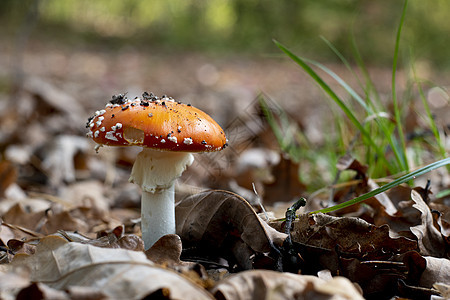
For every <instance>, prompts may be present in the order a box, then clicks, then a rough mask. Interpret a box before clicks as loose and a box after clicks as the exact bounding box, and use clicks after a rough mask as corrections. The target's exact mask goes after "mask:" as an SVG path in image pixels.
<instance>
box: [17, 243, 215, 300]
mask: <svg viewBox="0 0 450 300" xmlns="http://www.w3.org/2000/svg"><path fill="white" fill-rule="evenodd" d="M11 266H12V267H16V268H17V267H26V268H28V269H29V270H30V280H31V281H34V282H40V283H44V284H46V285H48V286H49V287H51V288H53V289H57V290H64V289H67V288H69V287H73V286H81V287H89V288H93V289H96V290H98V291H102V292H103V293H104V294H105V295H106V296H107V297H110V298H114V299H141V298H144V297H145V296H147V295H149V294H152V293H155V292H159V291H163V292H164V293H166V294H167V293H168V295H170V299H211V296H210V295H209V294H208V293H207V292H205V291H204V290H203V289H202V288H200V287H198V286H196V285H195V284H193V283H192V282H190V281H189V280H187V279H185V278H183V277H181V276H180V275H178V274H177V273H175V272H172V271H170V270H166V269H162V268H159V267H156V266H155V265H154V264H153V263H152V262H151V261H149V260H148V259H147V258H146V257H145V254H144V253H142V252H136V251H129V250H124V249H106V248H99V247H95V246H91V245H85V244H80V243H68V242H67V241H66V240H64V239H63V238H61V237H57V236H48V237H45V238H43V239H42V240H41V241H40V243H39V245H38V246H37V248H36V253H35V254H34V255H31V256H30V255H20V254H19V255H17V256H16V257H15V258H14V260H13V262H12V263H11Z"/></svg>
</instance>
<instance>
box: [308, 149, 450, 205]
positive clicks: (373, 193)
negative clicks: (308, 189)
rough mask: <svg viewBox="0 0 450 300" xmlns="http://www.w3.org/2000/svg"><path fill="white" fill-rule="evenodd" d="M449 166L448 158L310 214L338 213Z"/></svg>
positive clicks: (449, 159) (449, 158) (449, 160)
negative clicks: (340, 210) (337, 211)
mask: <svg viewBox="0 0 450 300" xmlns="http://www.w3.org/2000/svg"><path fill="white" fill-rule="evenodd" d="M448 164H450V157H447V158H445V159H442V160H439V161H436V162H434V163H431V164H429V165H428V166H426V167H423V168H420V169H418V170H416V171H414V172H411V173H409V174H406V175H404V176H402V177H400V178H398V179H396V180H394V181H392V182H390V183H387V184H385V185H383V186H382V187H379V188H377V189H375V190H373V191H371V192H369V193H366V194H364V195H361V196H359V197H356V198H354V199H352V200H349V201H346V202H343V203H340V204H338V205H334V206H331V207H327V208H324V209H320V210H316V211H313V212H310V213H309V214H317V213H328V212H332V211H336V210H339V209H342V208H345V207H348V206H351V205H354V204H357V203H360V202H363V201H365V200H367V199H369V198H371V197H373V196H376V195H378V194H380V193H383V192H385V191H387V190H389V189H391V188H393V187H396V186H398V185H400V184H402V183H405V182H408V181H410V180H413V179H415V178H416V177H418V176H420V175H423V174H425V173H428V172H430V171H432V170H434V169H437V168H440V167H443V166H445V165H448Z"/></svg>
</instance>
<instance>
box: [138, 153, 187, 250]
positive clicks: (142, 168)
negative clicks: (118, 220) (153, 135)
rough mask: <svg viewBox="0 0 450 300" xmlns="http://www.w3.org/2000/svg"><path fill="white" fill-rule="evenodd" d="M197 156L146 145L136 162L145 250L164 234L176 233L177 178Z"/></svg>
mask: <svg viewBox="0 0 450 300" xmlns="http://www.w3.org/2000/svg"><path fill="white" fill-rule="evenodd" d="M193 161H194V157H193V156H192V154H190V153H186V152H181V153H180V152H163V151H155V150H151V149H146V148H144V149H143V150H142V152H140V153H139V154H138V156H137V158H136V161H135V162H134V165H133V169H132V171H131V176H130V182H133V183H136V184H138V185H139V186H140V187H141V189H142V205H141V231H142V239H143V240H144V246H145V250H147V249H149V248H150V247H151V246H153V244H154V243H155V242H156V241H157V240H158V239H159V238H160V237H162V236H163V235H166V234H172V233H175V188H174V186H175V184H174V183H175V180H176V179H177V178H178V177H180V176H181V174H182V173H183V171H184V170H185V169H186V167H187V166H189V165H191V164H192V162H193Z"/></svg>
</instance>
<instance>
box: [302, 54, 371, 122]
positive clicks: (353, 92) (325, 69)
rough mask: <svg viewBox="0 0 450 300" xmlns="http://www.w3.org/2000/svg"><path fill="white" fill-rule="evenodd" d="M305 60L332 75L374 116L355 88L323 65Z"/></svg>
mask: <svg viewBox="0 0 450 300" xmlns="http://www.w3.org/2000/svg"><path fill="white" fill-rule="evenodd" d="M304 60H305V61H306V62H309V63H311V64H313V65H315V66H316V67H318V68H320V69H322V70H323V71H324V72H325V73H327V74H328V75H330V76H331V77H332V78H333V79H334V80H336V81H337V83H339V84H340V85H341V86H342V87H343V88H344V89H345V90H346V91H347V93H349V94H350V96H352V97H353V98H354V99H355V100H356V101H357V102H358V103H359V104H360V105H361V106H362V107H363V108H364V109H365V110H366V111H367V113H368V114H369V115H372V114H373V111H372V109H371V108H370V107H369V106H367V104H366V102H365V101H364V100H363V99H362V98H361V97H360V96H359V95H358V93H357V92H355V90H354V89H353V88H351V87H350V86H349V85H348V84H347V83H346V82H345V81H344V80H343V79H342V78H341V77H339V75H337V74H336V73H334V72H333V71H332V70H330V69H329V68H327V67H325V66H324V65H322V64H321V63H319V62H316V61H314V60H311V59H305V58H304Z"/></svg>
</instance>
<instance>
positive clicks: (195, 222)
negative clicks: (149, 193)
mask: <svg viewBox="0 0 450 300" xmlns="http://www.w3.org/2000/svg"><path fill="white" fill-rule="evenodd" d="M175 216H176V225H177V230H176V231H177V234H178V235H179V236H180V237H181V239H182V241H183V244H184V245H185V246H186V247H187V248H189V247H190V246H194V247H197V248H201V249H204V250H208V252H209V253H211V252H213V251H216V250H218V249H220V251H218V252H217V253H230V254H231V256H233V257H234V259H236V261H237V263H238V265H239V266H240V267H241V268H244V269H246V268H252V259H251V257H252V255H253V254H255V253H258V254H264V253H269V252H271V251H273V249H274V245H275V246H278V247H280V246H281V245H282V244H283V241H284V240H285V239H286V237H287V235H286V234H284V233H281V232H278V231H276V230H275V229H273V228H271V227H270V226H269V225H268V224H267V223H266V222H264V221H263V220H262V219H261V218H259V217H258V216H257V214H256V213H255V211H254V210H253V208H252V207H251V206H250V205H249V204H248V202H247V201H246V200H245V199H244V198H242V197H240V196H239V195H237V194H234V193H231V192H227V191H221V190H215V191H206V192H201V193H198V194H195V195H192V196H189V197H187V198H185V199H183V200H182V201H180V202H179V203H177V205H176V208H175ZM212 249H215V250H212Z"/></svg>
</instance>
